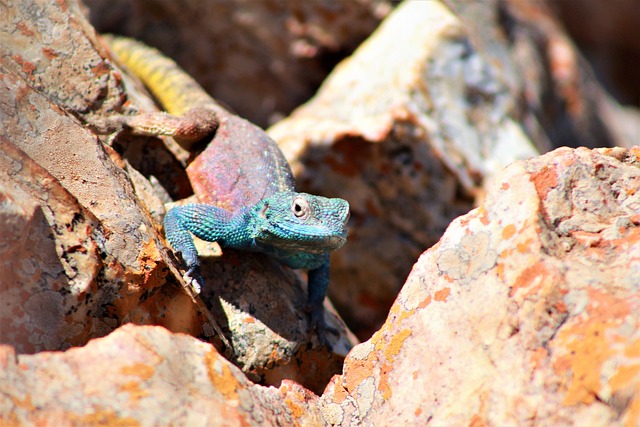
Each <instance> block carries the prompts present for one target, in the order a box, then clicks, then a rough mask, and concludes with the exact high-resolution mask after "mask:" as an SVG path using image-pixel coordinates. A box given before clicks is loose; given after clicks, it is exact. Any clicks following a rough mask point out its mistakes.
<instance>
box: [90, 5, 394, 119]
mask: <svg viewBox="0 0 640 427" xmlns="http://www.w3.org/2000/svg"><path fill="white" fill-rule="evenodd" d="M87 5H88V6H89V10H90V16H91V22H92V23H93V24H94V25H95V27H96V28H97V29H98V31H100V32H101V33H104V32H112V33H117V34H122V35H126V36H130V37H134V38H136V39H138V40H142V41H144V42H146V43H147V44H149V45H151V46H154V47H156V48H158V49H160V50H162V51H163V52H164V53H165V54H167V55H168V56H169V57H171V58H174V59H175V60H176V61H177V62H178V63H179V64H180V65H181V66H182V67H183V68H184V69H185V70H187V72H188V73H189V74H190V75H191V76H193V77H194V78H195V79H196V80H197V81H198V82H199V83H200V84H201V85H202V86H203V87H204V88H205V89H206V90H207V91H208V92H209V93H210V94H211V95H213V96H214V97H215V98H216V99H218V100H220V101H222V102H224V103H226V104H228V105H230V106H231V107H232V108H233V109H234V110H235V111H237V112H238V114H240V115H241V116H243V117H245V118H247V119H248V120H250V121H252V122H255V123H257V124H258V125H261V126H267V125H268V124H269V123H273V122H274V121H275V120H277V119H279V118H281V117H282V116H284V115H286V114H288V113H289V112H290V111H291V110H292V109H293V108H295V107H296V106H298V105H299V104H301V103H302V102H304V101H306V100H307V99H308V98H309V97H310V96H311V95H313V92H314V91H315V89H316V88H317V87H318V85H319V84H320V83H321V82H322V80H323V79H324V77H325V76H326V74H327V73H328V71H329V70H330V69H331V67H333V65H334V64H335V63H336V62H337V61H338V60H339V59H341V58H343V57H344V56H346V55H348V54H349V53H350V52H351V51H352V50H353V49H354V48H355V47H356V46H357V45H358V44H359V43H360V42H361V41H362V40H364V39H365V38H366V37H367V36H368V35H369V34H370V33H371V31H373V29H374V28H375V27H376V26H377V25H378V23H379V22H380V20H381V19H382V18H383V17H384V16H385V15H387V14H388V13H389V11H390V9H391V6H390V5H389V2H386V1H370V0H353V1H338V2H336V1H327V0H320V1H318V0H314V1H310V2H308V1H280V0H261V1H249V2H247V1H243V0H216V1H215V2H206V3H203V2H202V1H199V0H179V1H176V0H153V1H149V0H134V1H130V0H102V1H95V0H93V1H90V2H87Z"/></svg>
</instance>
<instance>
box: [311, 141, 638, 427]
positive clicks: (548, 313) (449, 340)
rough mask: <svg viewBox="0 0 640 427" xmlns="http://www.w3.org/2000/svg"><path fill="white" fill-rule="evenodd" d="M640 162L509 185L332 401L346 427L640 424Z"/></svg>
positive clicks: (422, 264)
mask: <svg viewBox="0 0 640 427" xmlns="http://www.w3.org/2000/svg"><path fill="white" fill-rule="evenodd" d="M639 312H640V147H636V148H635V149H633V150H629V151H627V150H625V149H622V148H615V149H599V150H593V151H590V150H587V149H584V148H581V149H577V150H572V149H569V148H562V149H558V150H555V151H553V152H551V153H549V154H547V155H544V156H541V157H538V158H534V159H531V160H529V161H521V162H516V163H514V164H513V165H511V166H509V167H508V168H506V169H505V170H504V172H502V173H500V174H499V175H498V176H497V177H496V179H495V182H494V184H493V186H492V187H491V188H490V189H489V190H488V194H487V198H486V201H485V203H484V204H483V205H481V206H480V207H479V208H477V209H475V210H473V211H471V212H470V213H469V214H467V215H464V216H462V217H460V218H458V219H456V220H455V221H454V222H453V223H452V224H451V226H450V227H449V228H448V229H447V231H446V233H445V234H444V236H443V237H442V239H441V240H440V242H439V243H438V244H437V245H435V246H434V247H433V248H431V249H430V250H428V251H427V252H425V253H424V254H423V255H422V256H421V258H420V259H419V261H418V263H417V264H416V265H415V266H414V268H413V271H412V272H411V275H410V276H409V278H408V280H407V283H406V284H405V286H404V287H403V289H402V291H401V292H400V295H399V296H398V299H397V301H396V302H395V304H394V305H393V307H392V308H391V313H390V315H389V317H388V319H387V321H386V323H385V324H384V326H383V327H382V329H381V330H380V331H378V332H376V334H374V336H373V337H372V338H371V339H370V340H369V341H367V342H364V343H362V344H360V345H358V346H356V347H355V348H354V349H353V350H352V351H351V353H350V354H349V356H348V357H347V360H346V361H345V368H344V373H343V375H342V376H339V377H336V378H334V380H333V381H332V383H331V384H330V385H329V387H328V388H327V391H326V392H325V394H324V395H323V396H322V398H321V403H320V405H321V406H322V411H323V413H324V414H325V419H326V420H327V421H328V422H329V424H331V425H341V426H345V425H360V424H363V425H519V426H526V425H530V426H534V425H535V426H557V425H576V426H582V425H591V426H597V425H599V426H605V425H606V426H611V425H619V426H636V425H638V423H640V316H638V313H639Z"/></svg>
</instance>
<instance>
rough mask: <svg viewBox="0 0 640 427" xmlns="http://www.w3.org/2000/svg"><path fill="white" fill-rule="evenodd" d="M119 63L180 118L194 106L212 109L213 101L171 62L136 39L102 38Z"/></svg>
mask: <svg viewBox="0 0 640 427" xmlns="http://www.w3.org/2000/svg"><path fill="white" fill-rule="evenodd" d="M102 38H103V39H104V40H105V41H106V42H107V43H108V45H109V47H110V48H111V50H112V52H113V53H115V54H116V55H117V58H118V60H119V61H120V62H121V63H122V64H123V65H124V66H126V67H127V68H128V69H129V71H131V72H132V73H133V74H135V75H136V76H137V77H138V78H140V80H142V82H143V83H144V84H145V85H146V86H147V88H148V89H149V90H150V91H151V93H152V94H153V96H155V97H156V99H157V100H158V101H160V103H161V104H162V106H163V108H164V109H165V110H166V111H167V112H169V113H170V114H173V115H175V116H181V115H183V114H184V113H186V112H187V111H188V110H190V109H193V108H194V107H213V108H215V106H216V103H215V101H214V100H213V99H212V98H211V97H210V96H209V94H207V93H206V92H205V90H204V89H202V87H201V86H200V85H199V84H198V83H197V82H196V81H195V80H194V79H193V78H192V77H191V76H189V75H188V74H187V73H186V72H185V71H184V70H182V68H180V67H179V66H178V64H176V63H175V61H173V60H172V59H169V58H167V57H166V56H165V55H163V54H162V53H161V52H160V51H159V50H157V49H154V48H152V47H149V46H147V45H145V44H143V43H141V42H138V41H136V40H133V39H130V38H127V37H121V36H113V35H103V36H102Z"/></svg>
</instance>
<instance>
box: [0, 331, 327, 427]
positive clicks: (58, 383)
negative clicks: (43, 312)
mask: <svg viewBox="0 0 640 427" xmlns="http://www.w3.org/2000/svg"><path fill="white" fill-rule="evenodd" d="M0 383H2V384H3V385H4V384H11V385H12V386H11V387H10V388H7V387H3V392H2V397H0V423H1V424H2V425H7V426H8V425H41V424H42V425H56V426H61V425H68V426H71V425H74V426H87V425H105V426H154V425H156V426H158V425H184V426H187V425H188V426H223V425H224V426H229V425H245V426H248V425H251V426H261V425H320V419H321V418H320V413H319V410H318V408H317V407H316V406H315V402H316V401H317V399H318V397H317V396H315V395H314V394H313V393H310V392H309V391H308V390H306V389H304V388H303V387H301V386H300V385H299V384H297V383H295V382H292V381H287V382H285V383H283V384H282V385H281V386H280V388H278V389H276V388H273V387H262V386H258V385H254V384H252V383H251V381H249V380H248V379H247V378H246V377H245V375H244V374H243V373H242V372H241V371H240V370H239V369H238V368H236V367H235V366H233V365H232V364H231V363H229V362H228V361H227V360H225V359H224V358H223V357H222V356H220V354H218V352H217V351H216V350H215V349H214V348H213V347H212V346H211V345H210V344H207V343H203V342H202V341H199V340H197V339H195V338H193V337H191V336H188V335H183V334H172V333H170V332H168V331H167V330H166V329H164V328H161V327H157V326H135V325H126V326H123V327H122V328H120V329H118V330H117V331H115V332H113V333H112V334H111V335H109V336H108V337H105V338H100V339H96V340H93V341H91V342H90V343H89V344H88V345H87V346H85V347H82V348H73V349H70V350H68V351H66V352H43V353H40V354H37V355H18V356H17V357H16V355H15V353H14V352H13V350H12V349H11V348H10V347H8V346H2V347H0Z"/></svg>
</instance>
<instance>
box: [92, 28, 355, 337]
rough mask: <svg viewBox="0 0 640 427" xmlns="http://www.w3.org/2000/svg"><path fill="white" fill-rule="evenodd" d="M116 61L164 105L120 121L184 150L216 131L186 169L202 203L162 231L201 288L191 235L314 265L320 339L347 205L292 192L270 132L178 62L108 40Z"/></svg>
mask: <svg viewBox="0 0 640 427" xmlns="http://www.w3.org/2000/svg"><path fill="white" fill-rule="evenodd" d="M105 40H107V43H108V45H109V47H110V48H111V51H112V52H114V53H115V54H116V56H117V58H118V60H119V61H120V62H121V63H122V64H124V65H125V66H126V68H127V69H128V70H130V71H131V72H132V73H133V74H134V75H136V76H137V77H138V78H140V80H141V81H142V82H143V83H144V84H145V85H146V87H147V88H148V89H149V90H150V91H151V93H152V94H153V95H154V96H155V97H156V99H158V101H159V102H160V104H161V105H162V107H163V108H164V110H166V112H146V113H139V114H135V115H118V116H115V117H114V118H112V119H111V120H112V122H113V123H115V125H114V126H120V127H123V128H127V129H129V130H130V131H131V132H133V133H137V134H143V135H154V136H157V135H169V136H172V137H173V138H174V140H176V142H178V144H180V145H181V146H183V147H184V148H186V149H190V148H192V147H193V144H194V143H195V142H197V141H200V140H202V139H203V138H205V137H208V136H210V135H213V138H212V139H211V141H210V142H209V143H208V145H207V148H206V149H205V150H204V151H203V152H202V153H201V154H199V155H198V156H197V157H196V158H195V160H193V162H192V163H191V164H190V165H189V166H188V168H187V173H188V175H189V178H190V181H191V182H192V185H193V187H194V191H195V193H196V194H197V195H198V198H199V199H200V201H203V199H204V201H205V203H191V204H186V205H182V206H176V207H173V208H172V209H170V210H169V211H168V212H167V213H166V215H165V218H164V230H165V235H166V238H167V240H168V242H169V243H170V245H171V247H172V248H173V249H174V251H175V252H176V253H177V254H179V255H180V257H181V258H182V260H183V262H184V265H185V267H186V274H185V276H186V277H187V279H188V281H189V282H190V283H191V284H192V286H193V288H194V291H195V292H196V293H199V292H200V290H201V288H202V287H203V286H205V283H204V280H203V277H202V275H201V273H200V261H199V257H198V252H197V250H196V247H195V244H194V241H193V238H192V234H193V235H195V236H197V237H198V238H200V239H203V240H206V241H210V242H214V241H215V242H217V243H218V244H219V245H220V246H221V248H223V249H224V248H233V249H238V250H243V251H252V252H261V253H265V254H267V255H268V256H270V257H272V258H274V259H276V260H277V261H279V262H280V263H282V264H284V265H286V266H288V267H290V268H293V269H307V270H308V287H307V289H308V290H307V292H308V297H307V306H306V311H308V312H309V315H310V325H311V330H315V331H316V334H317V336H318V339H319V341H320V343H321V344H326V343H327V341H326V336H325V331H330V332H333V333H337V331H335V330H334V329H333V328H329V327H328V326H327V325H326V324H325V321H324V306H323V302H324V298H325V296H326V294H327V288H328V286H329V281H330V276H329V267H330V257H329V254H330V252H331V251H334V250H336V249H339V248H340V247H342V246H343V245H344V244H345V242H346V238H347V234H348V232H347V227H346V226H347V222H348V219H349V203H348V202H347V201H346V200H343V199H340V198H326V197H322V196H318V195H312V194H307V193H302V192H297V191H296V190H295V185H294V179H293V174H292V172H291V168H290V166H289V164H288V162H287V161H286V159H285V157H284V154H283V153H282V151H281V150H280V148H279V147H278V145H277V144H276V142H275V141H273V140H272V139H271V138H270V137H268V136H267V134H266V133H265V132H264V131H262V130H261V129H260V128H258V127H257V126H255V125H253V124H251V123H250V122H248V121H246V120H244V119H242V118H240V117H238V116H236V115H233V114H231V113H229V112H228V111H227V110H225V109H224V108H222V107H221V106H219V105H218V104H217V103H216V102H215V101H214V99H213V98H212V97H210V96H209V95H208V94H207V93H206V91H205V90H204V89H202V87H201V86H200V85H199V84H198V83H197V82H196V81H195V80H194V79H193V78H192V77H191V76H189V75H188V74H187V73H186V72H185V71H184V70H182V69H181V68H180V67H179V66H178V65H177V64H176V63H175V62H174V61H173V60H172V59H170V58H168V57H166V56H164V55H163V54H162V53H160V52H159V51H158V50H156V49H154V48H151V47H149V46H147V45H144V44H143V43H141V42H138V41H136V40H133V39H129V38H124V37H114V36H107V37H105Z"/></svg>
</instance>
